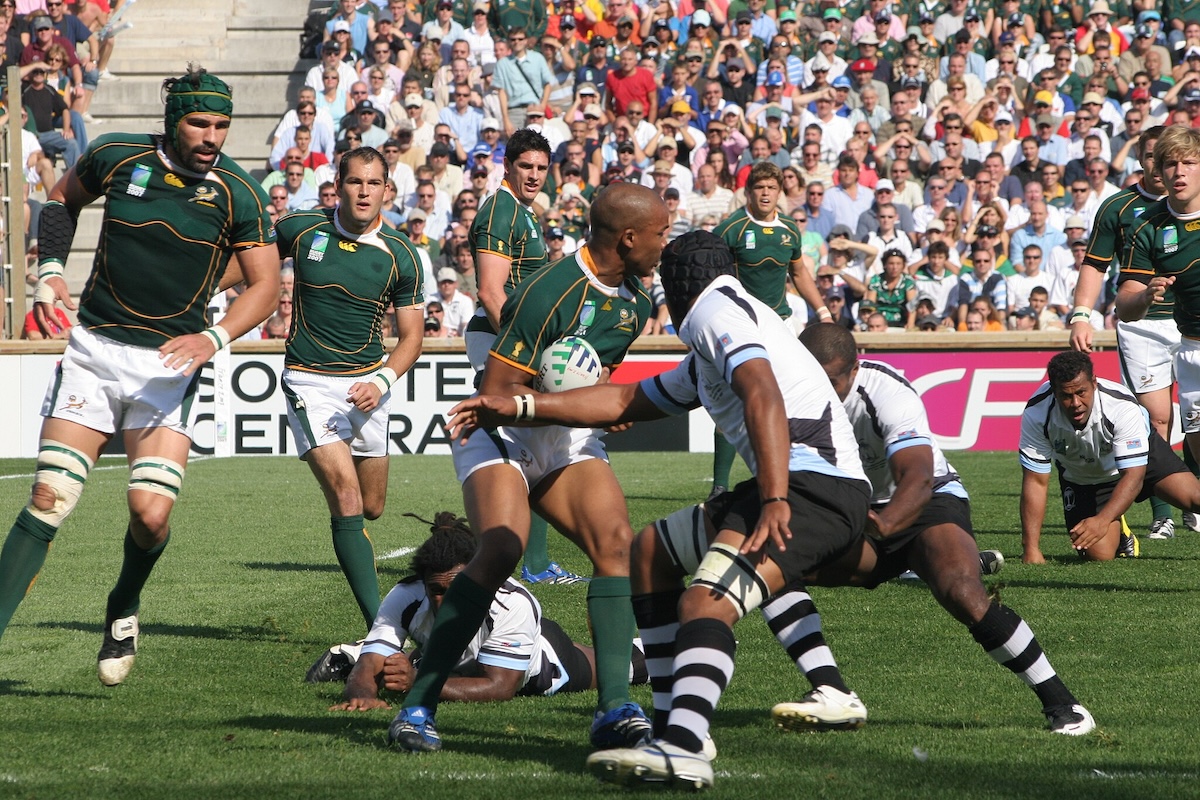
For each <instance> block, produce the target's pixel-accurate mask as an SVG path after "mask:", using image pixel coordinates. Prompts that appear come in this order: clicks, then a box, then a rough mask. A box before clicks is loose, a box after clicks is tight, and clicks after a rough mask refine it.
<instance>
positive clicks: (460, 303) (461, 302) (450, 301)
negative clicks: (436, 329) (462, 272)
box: [437, 267, 475, 336]
mask: <svg viewBox="0 0 1200 800" xmlns="http://www.w3.org/2000/svg"><path fill="white" fill-rule="evenodd" d="M437 293H438V300H439V301H440V302H441V304H442V309H443V310H444V314H443V316H442V330H441V335H442V336H462V335H463V333H464V332H466V330H467V323H468V322H469V321H470V320H471V317H473V316H475V301H474V300H472V299H471V298H470V297H468V296H467V295H466V294H464V293H463V292H461V291H460V290H459V288H458V273H457V272H455V271H454V270H453V269H451V268H450V267H442V268H441V269H439V270H438V271H437Z"/></svg>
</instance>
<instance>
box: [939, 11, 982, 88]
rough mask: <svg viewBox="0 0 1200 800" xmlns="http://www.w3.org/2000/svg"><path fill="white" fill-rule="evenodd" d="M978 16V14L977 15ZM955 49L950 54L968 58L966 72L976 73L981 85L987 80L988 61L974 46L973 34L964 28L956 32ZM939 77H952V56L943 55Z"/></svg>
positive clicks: (969, 73)
mask: <svg viewBox="0 0 1200 800" xmlns="http://www.w3.org/2000/svg"><path fill="white" fill-rule="evenodd" d="M976 16H978V15H976ZM953 41H954V50H953V52H952V53H951V54H950V55H954V54H958V55H961V56H962V57H963V58H964V59H965V60H966V74H968V75H974V76H975V77H976V79H978V80H979V83H980V85H983V84H984V83H986V82H987V79H988V76H987V62H986V61H984V59H983V56H981V55H979V54H978V53H976V52H975V50H974V49H973V48H972V43H973V41H974V40H973V39H972V38H971V34H970V33H969V32H968V31H967V30H966V29H965V28H964V29H963V30H961V31H959V32H958V33H956V34H954V40H953ZM938 77H939V78H941V79H942V80H945V79H946V78H948V77H950V56H943V57H942V59H941V60H940V61H939V62H938Z"/></svg>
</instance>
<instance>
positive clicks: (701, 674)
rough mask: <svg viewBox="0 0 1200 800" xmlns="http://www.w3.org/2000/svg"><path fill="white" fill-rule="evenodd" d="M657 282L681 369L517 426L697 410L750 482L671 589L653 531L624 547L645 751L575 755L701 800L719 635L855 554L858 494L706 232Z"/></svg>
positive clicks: (499, 419) (606, 390)
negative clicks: (730, 447)
mask: <svg viewBox="0 0 1200 800" xmlns="http://www.w3.org/2000/svg"><path fill="white" fill-rule="evenodd" d="M661 272H662V279H663V288H664V289H665V291H666V295H667V304H668V306H669V308H670V311H671V319H672V320H673V321H674V323H675V326H676V330H678V331H679V337H680V339H682V340H683V342H684V343H685V344H686V345H688V347H689V349H690V352H689V354H688V355H687V357H686V358H684V360H683V361H682V362H681V363H680V364H679V365H678V366H677V367H676V368H675V369H673V370H671V371H669V372H666V373H663V374H661V375H658V376H655V377H653V378H648V379H646V380H643V381H642V382H641V383H638V384H627V385H615V384H607V385H602V386H594V387H590V388H586V389H580V390H575V391H570V392H563V393H560V394H549V395H538V396H536V398H535V402H534V403H532V404H529V405H528V406H527V407H526V408H525V409H524V413H523V414H522V419H523V420H524V421H525V422H526V423H528V422H531V421H533V420H535V419H536V420H538V421H544V422H547V423H556V424H563V425H573V426H595V425H608V424H615V423H620V422H635V421H638V420H648V419H658V418H661V417H665V416H667V415H668V414H682V413H686V412H687V411H688V410H690V409H692V408H696V407H698V406H701V405H703V406H704V407H705V409H706V410H707V411H708V412H709V414H711V415H712V417H713V419H714V421H715V422H716V424H717V426H718V427H719V428H720V429H721V431H722V432H723V433H724V434H725V435H726V436H727V437H728V438H729V440H730V441H731V442H732V443H733V444H734V446H735V448H736V449H737V452H738V454H739V455H740V456H741V457H742V458H743V459H744V460H745V462H746V463H747V464H748V465H749V466H750V470H751V472H752V473H753V474H754V476H755V477H754V478H753V479H752V480H749V481H745V482H743V483H742V484H740V485H738V486H736V487H734V488H733V489H732V490H731V491H730V492H727V493H725V494H723V495H721V497H720V498H719V499H718V500H717V501H715V502H713V503H712V504H711V505H710V507H709V508H708V513H709V515H710V516H711V518H712V520H713V523H714V529H715V530H717V531H718V533H717V536H716V539H715V541H714V542H713V544H712V546H711V547H710V548H709V549H708V553H707V555H706V556H705V557H704V560H703V562H702V563H701V564H700V566H699V568H698V569H697V570H696V576H695V578H694V580H693V581H692V583H691V586H690V587H689V588H687V589H686V590H685V589H684V588H683V583H682V581H681V580H679V579H678V578H674V579H672V580H671V581H668V582H667V583H665V584H663V585H660V584H658V583H656V582H655V579H656V577H657V575H658V571H657V570H655V569H654V566H655V565H658V564H665V563H668V562H669V559H670V556H669V554H668V552H667V548H666V547H665V546H664V544H663V542H662V541H661V540H660V539H659V538H658V537H657V536H656V535H655V533H654V529H653V528H652V527H651V528H648V529H647V530H645V531H643V532H642V533H641V534H640V535H639V536H638V537H637V538H636V539H635V541H634V547H633V550H632V558H631V580H632V583H633V591H634V598H633V603H634V613H635V615H636V616H637V618H638V623H639V627H640V629H641V633H642V638H643V640H644V641H645V642H646V647H647V650H648V653H647V659H646V661H647V667H648V668H649V670H650V676H651V686H652V688H653V690H654V694H655V706H656V710H657V711H658V713H656V715H655V717H656V718H655V736H656V738H655V739H654V740H653V741H652V742H650V743H648V744H643V745H640V746H638V747H635V748H625V749H616V750H602V751H598V752H596V753H593V754H592V755H591V756H590V757H589V758H588V768H589V769H590V770H591V771H592V772H593V773H594V774H596V775H597V776H598V777H599V778H600V779H601V780H605V781H609V782H614V783H621V784H625V785H637V784H642V783H645V784H649V785H654V786H659V787H663V788H672V787H686V788H705V787H709V786H712V783H713V769H712V765H711V764H710V762H709V759H708V758H707V757H705V755H704V754H703V742H704V739H705V737H706V736H707V734H708V730H709V727H710V723H711V719H712V716H713V713H714V711H715V708H716V704H717V701H718V699H719V698H720V696H721V694H722V692H723V691H724V690H725V687H726V686H727V685H728V683H729V680H730V678H731V677H732V675H733V667H734V650H735V641H734V636H733V629H732V626H733V624H734V623H735V622H737V620H738V619H740V618H741V617H742V616H744V615H745V614H746V613H747V612H749V611H753V610H754V609H755V608H757V607H758V606H759V605H760V604H761V603H762V601H763V599H764V598H766V597H768V596H769V595H771V594H772V593H774V592H778V591H781V590H782V589H783V588H784V587H785V586H786V585H788V584H789V583H790V582H791V581H794V580H798V579H799V578H801V577H802V576H803V575H806V574H808V573H809V572H811V571H812V570H813V569H815V568H817V567H819V566H821V565H822V564H825V563H829V562H832V561H833V560H835V559H837V558H839V557H840V556H842V555H843V554H845V553H847V552H850V551H855V550H857V549H858V548H859V547H860V546H861V543H862V528H863V524H864V523H865V521H866V516H867V501H868V498H869V496H870V484H869V483H868V481H867V479H866V476H865V475H864V474H863V471H862V467H861V465H860V463H859V458H858V447H857V444H856V442H855V441H854V431H853V429H852V428H851V427H850V423H849V420H847V418H846V412H845V411H844V410H843V408H842V405H841V403H840V402H839V401H838V398H837V395H835V394H834V392H833V389H832V387H830V385H829V380H828V378H826V377H825V373H824V372H823V371H822V370H821V367H820V365H819V364H817V362H816V361H815V360H814V359H813V357H812V356H811V355H810V354H809V353H808V351H807V350H805V349H804V346H803V345H801V344H800V343H799V342H798V341H797V340H796V338H795V335H794V333H793V332H792V330H791V329H790V327H789V326H788V325H787V323H786V322H784V321H783V320H782V319H781V318H780V317H779V315H778V314H776V313H775V312H774V311H773V310H772V309H771V308H769V307H768V306H767V305H765V304H764V303H762V302H761V301H759V300H757V299H755V298H754V297H752V296H751V295H750V294H749V293H748V292H747V291H746V290H745V288H743V287H742V285H741V284H740V283H739V282H738V281H737V280H736V279H735V278H734V277H733V259H732V256H731V254H730V252H729V248H728V247H727V246H726V245H725V244H724V243H723V242H722V241H721V240H720V239H718V238H716V237H715V236H713V235H712V234H709V233H707V232H705V231H696V232H693V233H689V234H685V235H684V236H682V237H680V238H679V239H677V240H676V241H675V242H673V243H672V244H671V246H669V247H668V248H667V249H666V250H665V251H664V252H663V262H662V267H661ZM518 399H519V398H513V397H502V396H498V395H492V396H486V397H478V398H473V399H471V400H467V401H464V402H463V403H460V404H459V405H458V406H457V407H456V408H455V409H454V411H455V412H456V416H455V417H454V418H453V419H452V421H451V431H452V433H454V434H455V436H456V437H457V436H458V435H461V434H464V433H466V434H469V433H470V432H472V431H473V430H474V429H476V428H478V427H492V426H495V425H498V424H510V422H511V421H512V420H515V419H517V412H518ZM534 424H537V423H534ZM651 650H653V651H654V652H649V651H651ZM668 697H669V698H670V701H669V712H668V711H667V706H668V702H667V698H668Z"/></svg>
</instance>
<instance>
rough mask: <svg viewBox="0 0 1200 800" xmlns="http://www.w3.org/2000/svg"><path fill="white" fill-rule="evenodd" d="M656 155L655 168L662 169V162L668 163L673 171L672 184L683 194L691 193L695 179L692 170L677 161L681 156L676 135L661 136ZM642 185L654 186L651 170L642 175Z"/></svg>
mask: <svg viewBox="0 0 1200 800" xmlns="http://www.w3.org/2000/svg"><path fill="white" fill-rule="evenodd" d="M655 155H656V156H657V157H656V159H655V161H654V169H655V170H657V169H660V168H661V165H662V164H666V165H667V166H668V168H669V172H670V173H671V183H670V185H671V186H674V187H675V188H676V189H678V190H679V192H680V194H681V195H682V194H691V192H692V187H693V185H694V183H695V181H694V179H693V177H692V171H691V170H690V169H688V168H687V167H685V166H684V165H683V164H680V163H678V162H677V161H676V159H677V158H678V156H679V150H678V148H677V147H676V144H675V139H674V137H668V136H665V135H664V136H661V137H659V140H658V146H657V149H656V150H655ZM660 162H661V163H660ZM642 186H648V187H651V188H653V187H654V175H653V174H652V173H651V172H646V173H645V174H643V175H642Z"/></svg>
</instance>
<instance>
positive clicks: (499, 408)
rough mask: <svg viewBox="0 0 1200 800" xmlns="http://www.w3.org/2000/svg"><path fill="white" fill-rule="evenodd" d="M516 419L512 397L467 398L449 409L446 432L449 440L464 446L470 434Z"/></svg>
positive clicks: (480, 396) (515, 402)
mask: <svg viewBox="0 0 1200 800" xmlns="http://www.w3.org/2000/svg"><path fill="white" fill-rule="evenodd" d="M535 410H536V409H535ZM516 417H517V401H516V399H515V398H513V397H504V396H501V395H494V394H485V395H479V396H478V397H468V398H467V399H466V400H463V401H462V402H461V403H459V404H458V405H456V406H455V407H454V408H452V409H450V421H449V422H448V423H446V432H447V433H449V434H450V439H451V440H458V443H459V444H466V443H467V439H469V438H471V434H473V433H474V432H475V431H477V430H479V429H480V428H484V429H486V430H491V429H493V428H496V427H499V426H500V425H505V424H508V423H510V422H512V421H513V420H515V419H516Z"/></svg>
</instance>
